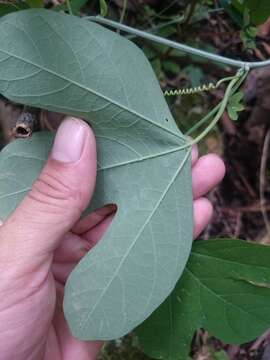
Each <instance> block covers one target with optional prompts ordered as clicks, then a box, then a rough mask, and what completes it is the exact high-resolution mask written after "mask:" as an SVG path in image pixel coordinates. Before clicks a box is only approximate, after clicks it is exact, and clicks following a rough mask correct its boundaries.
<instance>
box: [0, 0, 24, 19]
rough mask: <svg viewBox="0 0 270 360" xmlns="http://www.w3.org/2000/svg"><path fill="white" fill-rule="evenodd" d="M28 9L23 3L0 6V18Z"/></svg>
mask: <svg viewBox="0 0 270 360" xmlns="http://www.w3.org/2000/svg"><path fill="white" fill-rule="evenodd" d="M28 8H29V6H28V5H27V4H25V3H16V4H15V3H10V4H0V17H1V16H4V15H7V14H10V13H12V12H15V11H19V10H23V9H28Z"/></svg>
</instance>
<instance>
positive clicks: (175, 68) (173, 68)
mask: <svg viewBox="0 0 270 360" xmlns="http://www.w3.org/2000/svg"><path fill="white" fill-rule="evenodd" d="M163 68H164V70H166V71H169V72H171V73H172V74H174V75H177V74H179V73H180V66H179V65H178V64H176V63H175V62H173V61H164V63H163Z"/></svg>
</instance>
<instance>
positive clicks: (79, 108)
mask: <svg viewBox="0 0 270 360" xmlns="http://www.w3.org/2000/svg"><path fill="white" fill-rule="evenodd" d="M0 62H1V67H0V93H2V94H3V95H4V96H5V97H7V98H9V99H11V100H13V101H15V102H20V103H23V104H29V105H32V106H36V107H40V108H45V109H49V110H53V111H56V112H57V111H58V112H64V113H67V114H70V115H74V116H80V117H82V118H85V119H87V120H88V121H90V122H91V124H92V126H93V128H94V131H95V135H96V139H97V146H98V177H97V186H96V191H95V195H94V198H93V199H92V202H91V208H92V209H93V208H97V207H101V206H103V205H105V204H107V203H116V204H117V205H118V211H117V214H116V216H115V219H114V221H113V223H112V225H111V227H110V229H109V230H108V231H107V233H106V234H105V235H104V237H103V239H102V241H101V242H100V243H99V244H98V245H97V246H96V247H95V248H94V249H93V250H92V251H91V252H90V253H89V254H88V255H87V256H86V257H84V259H83V260H82V261H81V262H80V264H79V265H78V266H77V267H76V268H75V270H74V271H73V272H72V274H71V276H70V277H69V279H68V281H67V285H66V288H65V300H64V310H65V315H66V317H67V319H68V321H69V325H70V327H71V330H72V332H73V334H74V335H75V336H76V337H79V338H81V339H111V338H117V337H120V336H122V335H124V334H126V333H128V332H129V331H130V330H131V329H133V328H134V327H135V326H137V325H139V324H140V323H141V322H142V321H143V320H145V318H146V317H148V316H149V315H150V314H151V313H152V312H153V310H155V309H156V308H157V307H158V306H159V305H160V304H161V303H162V301H163V300H165V298H166V297H167V296H168V295H169V293H170V292H171V291H172V290H173V288H174V286H175V284H176V282H177V280H178V278H179V277H180V275H181V273H182V271H183V269H184V266H185V264H186V262H187V258H188V255H189V252H190V248H191V241H192V194H191V175H190V161H189V159H190V148H189V147H187V145H186V144H187V140H186V138H185V137H184V136H183V135H182V134H181V133H180V131H179V130H178V128H177V126H176V124H175V122H174V120H173V118H172V116H171V114H170V111H169V109H168V106H167V104H166V102H165V100H164V97H163V94H162V91H161V89H160V87H159V84H158V82H157V80H156V77H155V75H154V73H153V70H152V68H151V66H150V65H149V63H148V61H147V60H146V58H145V56H144V55H143V53H142V52H141V50H139V49H138V48H137V47H136V46H135V45H134V44H133V43H131V42H129V41H128V40H126V39H124V38H122V37H120V36H119V35H117V34H115V33H113V32H111V31H109V30H106V29H104V28H103V27H101V26H99V25H97V24H94V23H91V22H89V21H86V20H81V19H79V18H76V17H73V16H69V15H64V14H60V13H55V12H50V11H46V10H27V11H23V12H18V13H12V14H9V15H7V16H6V17H3V18H2V19H1V20H0ZM67 140H68V141H72V139H67ZM50 144H51V138H50V136H49V134H47V135H46V134H45V135H44V134H41V135H39V134H37V135H35V136H33V138H32V139H31V140H29V141H17V142H15V143H12V144H10V145H9V146H8V147H7V148H6V149H5V150H4V151H3V152H2V154H1V163H0V171H1V181H0V199H1V200H2V201H1V203H0V217H1V218H4V217H6V216H7V215H8V214H9V213H10V212H11V211H12V210H13V209H14V208H15V206H16V205H17V204H18V202H19V201H20V200H21V199H22V197H23V196H25V194H26V192H27V191H28V190H29V189H30V187H31V184H32V181H33V180H34V179H35V178H36V176H37V174H38V172H39V171H40V168H41V166H42V164H43V162H44V160H45V159H46V156H47V154H48V151H49V147H50Z"/></svg>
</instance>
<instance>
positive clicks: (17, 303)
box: [0, 119, 225, 360]
mask: <svg viewBox="0 0 270 360" xmlns="http://www.w3.org/2000/svg"><path fill="white" fill-rule="evenodd" d="M69 121H73V122H74V121H75V122H76V123H77V125H78V126H81V127H82V128H83V131H84V134H85V141H84V146H83V150H82V153H81V157H80V159H79V160H78V161H76V162H72V163H64V164H63V163H62V162H60V161H56V160H55V159H54V158H53V157H52V154H51V155H50V156H49V159H48V162H47V164H46V165H45V167H44V169H43V170H42V172H41V175H40V177H39V179H38V180H37V181H36V182H35V183H34V185H33V187H32V190H31V192H30V193H29V194H28V195H27V196H26V198H25V199H24V200H23V202H22V203H21V204H20V205H19V206H18V208H17V209H16V210H15V211H14V212H13V213H12V214H11V216H10V217H9V218H8V219H7V220H6V221H5V222H4V223H3V224H2V226H1V228H0V274H1V275H0V276H1V281H0V298H1V302H0V349H1V352H0V360H6V359H16V360H32V359H33V360H38V359H45V360H59V359H62V360H73V359H80V360H89V359H91V360H93V359H96V357H97V354H98V352H99V350H100V348H101V346H102V343H101V342H98V341H88V342H83V341H79V340H77V339H75V338H74V337H73V336H72V335H71V333H70V331H69V329H68V327H67V323H66V321H65V319H64V316H63V312H62V307H61V304H62V299H63V288H64V285H65V282H66V279H67V277H68V275H69V274H70V272H71V270H72V269H73V268H74V266H75V265H76V264H77V263H78V261H80V259H81V258H82V257H83V256H84V255H85V254H86V252H87V251H89V250H90V249H91V248H92V247H93V246H94V245H95V244H96V243H97V242H98V241H99V240H100V238H101V237H102V235H103V234H104V232H105V231H106V229H107V228H108V226H109V225H110V223H111V221H112V219H113V216H114V212H115V207H114V206H113V205H109V206H107V207H105V208H102V209H98V210H97V211H95V212H94V213H92V214H90V215H89V216H87V217H86V218H84V219H80V216H81V213H82V211H83V209H84V208H85V207H86V205H87V204H88V202H89V200H90V198H91V196H92V193H93V191H94V186H95V177H96V145H95V138H94V135H93V133H92V131H91V129H90V128H89V127H88V126H86V125H85V124H84V123H83V122H81V121H80V120H74V119H69ZM224 173H225V168H224V164H223V162H222V160H221V159H220V158H219V157H217V156H216V155H212V154H210V155H206V156H202V157H200V158H199V157H198V150H197V148H196V147H194V148H193V151H192V187H193V196H194V238H196V237H197V236H198V235H199V234H200V233H201V232H202V231H203V229H204V228H205V227H206V226H207V224H208V223H209V221H210V219H211V216H212V212H213V209H212V205H211V203H210V202H209V201H208V200H207V199H206V198H205V197H204V196H205V195H206V194H207V193H208V192H209V191H210V190H211V189H213V188H214V187H215V186H216V185H217V184H218V183H219V182H220V181H221V180H222V178H223V176H224ZM89 184H90V186H89Z"/></svg>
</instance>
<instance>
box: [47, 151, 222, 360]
mask: <svg viewBox="0 0 270 360" xmlns="http://www.w3.org/2000/svg"><path fill="white" fill-rule="evenodd" d="M192 166H193V169H192V178H193V181H192V183H193V195H194V237H197V236H198V235H199V234H200V232H201V231H202V230H203V229H204V228H205V226H206V225H207V224H208V222H209V220H210V218H211V215H212V206H211V203H210V202H209V201H208V200H207V199H205V198H202V196H203V195H204V194H206V193H207V192H208V191H209V190H211V188H213V187H214V186H215V185H216V184H217V183H218V182H219V181H220V180H221V179H222V177H223V176H224V171H225V170H224V165H223V163H222V161H221V160H220V159H219V158H218V157H217V156H215V155H208V156H205V157H202V158H200V159H199V160H198V154H197V149H196V148H195V149H194V151H193V158H192ZM209 170H210V172H209ZM209 174H210V175H209ZM211 174H212V175H211ZM114 211H115V208H114V206H109V207H107V208H103V209H101V210H99V211H97V212H95V213H93V214H91V215H89V216H88V217H87V218H85V219H83V220H81V221H80V222H79V223H78V224H76V226H75V227H74V229H73V232H70V233H68V234H67V236H66V237H65V238H64V239H63V241H62V245H60V247H59V248H58V249H57V250H56V252H55V256H54V260H53V264H52V270H53V275H54V279H55V284H56V289H57V297H58V301H57V304H59V306H57V307H56V311H55V314H54V320H53V322H52V323H53V326H52V328H51V329H50V334H49V337H48V342H47V347H46V356H47V358H45V359H50V360H53V359H60V358H61V356H62V359H69V358H70V359H72V354H78V353H80V357H79V358H80V359H81V360H84V359H85V360H87V359H95V358H96V356H97V354H98V352H99V349H100V347H101V344H102V343H101V342H90V341H89V342H82V341H78V340H76V339H74V337H72V335H71V334H70V332H69V329H68V327H67V324H66V321H65V319H64V316H63V311H62V308H61V304H62V299H63V288H64V284H65V282H66V280H67V277H68V276H69V274H70V272H71V271H72V269H73V268H74V267H75V266H76V264H77V263H78V261H79V260H80V259H81V258H82V257H83V256H84V255H85V253H86V252H87V251H88V250H90V249H91V247H92V246H93V245H94V244H96V243H97V242H98V241H99V239H100V238H101V237H102V235H103V233H104V232H105V231H106V229H107V228H108V226H109V224H110V222H111V221H112V218H113V213H114ZM51 281H53V280H52V279H51ZM45 313H46V312H45ZM57 339H58V342H57ZM59 339H61V341H60V342H59ZM60 354H62V355H60Z"/></svg>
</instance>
